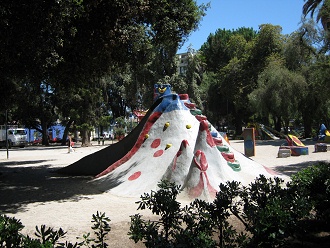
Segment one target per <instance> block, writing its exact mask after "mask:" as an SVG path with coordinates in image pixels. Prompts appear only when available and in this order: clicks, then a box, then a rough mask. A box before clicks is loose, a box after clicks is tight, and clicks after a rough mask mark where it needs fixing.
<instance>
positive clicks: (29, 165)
mask: <svg viewBox="0 0 330 248" xmlns="http://www.w3.org/2000/svg"><path fill="white" fill-rule="evenodd" d="M51 161H52V160H32V161H31V160H29V161H20V162H17V161H16V162H2V163H1V164H0V212H1V213H16V212H18V211H24V210H25V206H26V205H27V204H30V203H40V204H43V203H45V202H48V201H58V202H61V201H79V200H80V199H83V198H88V196H87V195H91V194H100V193H102V192H101V191H100V190H98V189H96V188H95V186H93V185H91V184H89V183H88V181H89V180H91V179H92V177H90V176H75V177H73V176H63V175H60V174H58V173H56V168H51Z"/></svg>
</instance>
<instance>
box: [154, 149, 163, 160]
mask: <svg viewBox="0 0 330 248" xmlns="http://www.w3.org/2000/svg"><path fill="white" fill-rule="evenodd" d="M163 153H164V150H158V151H157V152H155V153H154V157H155V158H156V157H160V156H162V155H163Z"/></svg>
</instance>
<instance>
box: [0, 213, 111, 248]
mask: <svg viewBox="0 0 330 248" xmlns="http://www.w3.org/2000/svg"><path fill="white" fill-rule="evenodd" d="M92 218H93V220H92V223H93V226H92V229H93V230H94V235H95V236H96V239H94V238H91V237H90V233H88V234H84V235H83V237H82V239H83V241H82V242H79V243H77V242H76V243H74V244H73V243H71V242H65V243H62V242H60V240H61V239H63V238H64V237H65V235H66V232H64V231H63V230H62V228H60V229H59V230H54V229H53V228H50V227H48V228H47V227H46V226H45V225H42V226H41V227H40V228H39V227H36V232H35V236H36V237H37V238H36V239H33V238H31V237H29V236H25V235H23V234H21V231H22V229H23V228H24V226H23V225H22V223H21V222H20V220H17V219H16V218H15V217H8V216H6V215H0V247H1V248H2V247H5V248H20V247H22V248H53V247H56V248H78V247H83V246H84V247H102V248H104V247H108V245H107V244H106V243H105V241H106V235H107V234H108V233H109V232H110V230H111V228H110V225H109V222H110V219H109V218H108V217H106V216H105V214H104V213H102V214H101V213H99V212H97V213H96V215H95V214H93V217H92Z"/></svg>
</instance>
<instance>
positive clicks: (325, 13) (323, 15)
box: [303, 0, 330, 30]
mask: <svg viewBox="0 0 330 248" xmlns="http://www.w3.org/2000/svg"><path fill="white" fill-rule="evenodd" d="M305 1H306V3H305V4H304V6H303V14H304V15H305V16H307V14H309V13H310V15H311V17H313V16H314V12H315V11H317V16H316V21H317V22H319V21H321V23H322V26H323V28H324V29H325V30H329V29H330V0H305Z"/></svg>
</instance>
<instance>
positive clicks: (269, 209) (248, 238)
mask: <svg viewBox="0 0 330 248" xmlns="http://www.w3.org/2000/svg"><path fill="white" fill-rule="evenodd" d="M158 186H159V188H160V189H159V190H158V191H157V192H155V191H151V194H147V193H145V194H144V195H143V196H141V201H139V202H137V203H138V204H139V207H138V210H139V209H150V210H151V211H152V213H153V214H156V215H158V216H159V219H158V220H155V221H151V220H143V219H142V216H141V215H140V214H136V215H133V216H131V227H130V232H129V233H128V234H129V235H130V238H131V239H133V240H134V241H135V242H139V241H142V242H144V244H145V246H146V247H279V246H283V245H284V244H285V241H286V240H287V238H288V237H291V236H293V235H294V233H295V232H296V230H297V227H298V226H299V221H300V220H301V218H303V217H304V216H306V214H308V212H309V211H310V208H309V207H308V206H309V205H308V204H307V202H306V201H307V198H304V197H300V196H299V195H296V194H295V192H294V191H292V190H290V189H289V188H286V187H283V180H282V179H279V178H274V179H271V178H269V179H267V178H265V176H263V175H260V177H259V178H257V179H256V180H255V182H253V183H251V184H250V185H249V186H247V187H246V186H242V185H241V183H239V182H235V181H232V182H227V183H226V184H220V191H219V193H218V194H217V195H216V198H215V200H214V201H213V202H211V203H207V202H205V201H201V200H195V201H194V202H192V203H191V204H190V205H189V206H185V207H181V205H180V203H179V202H177V200H176V198H177V196H178V194H179V193H180V191H179V187H178V186H175V185H174V184H172V183H169V182H166V181H162V182H161V183H160V184H159V185H158ZM306 206H307V207H306ZM231 216H235V217H236V218H237V219H238V220H239V221H240V222H241V223H242V224H243V225H244V230H240V231H238V230H235V228H234V227H233V226H232V225H231V221H230V217H231Z"/></svg>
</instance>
